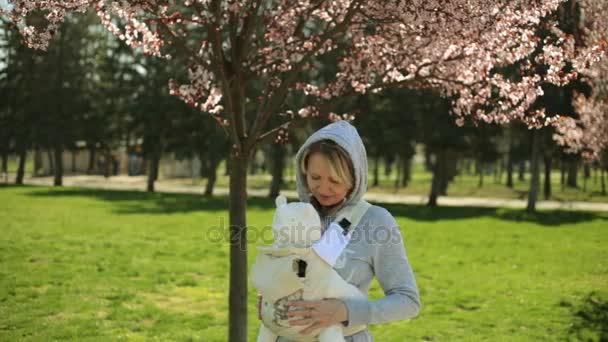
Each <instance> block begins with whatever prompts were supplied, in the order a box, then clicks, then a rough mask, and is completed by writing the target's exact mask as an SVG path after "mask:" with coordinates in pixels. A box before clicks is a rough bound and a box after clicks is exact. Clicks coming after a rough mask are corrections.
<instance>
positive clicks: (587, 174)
mask: <svg viewBox="0 0 608 342" xmlns="http://www.w3.org/2000/svg"><path fill="white" fill-rule="evenodd" d="M583 170H584V171H583V191H587V180H589V178H590V177H591V168H590V167H589V164H585V166H584V168H583Z"/></svg>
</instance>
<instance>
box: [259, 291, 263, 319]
mask: <svg viewBox="0 0 608 342" xmlns="http://www.w3.org/2000/svg"><path fill="white" fill-rule="evenodd" d="M258 319H259V320H260V321H261V320H262V294H261V293H258Z"/></svg>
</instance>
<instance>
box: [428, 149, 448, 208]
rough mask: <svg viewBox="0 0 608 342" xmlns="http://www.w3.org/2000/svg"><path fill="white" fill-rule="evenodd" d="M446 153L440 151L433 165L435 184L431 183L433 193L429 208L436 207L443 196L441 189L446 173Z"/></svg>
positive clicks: (430, 196) (430, 197)
mask: <svg viewBox="0 0 608 342" xmlns="http://www.w3.org/2000/svg"><path fill="white" fill-rule="evenodd" d="M444 164H445V152H444V151H442V150H440V151H439V152H438V153H437V154H436V158H435V165H433V168H432V170H433V182H432V183H431V193H430V195H429V201H428V203H427V206H429V207H436V206H437V199H438V198H439V195H440V194H441V188H442V183H443V177H444V173H445V165H444Z"/></svg>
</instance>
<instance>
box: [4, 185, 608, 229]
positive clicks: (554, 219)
mask: <svg viewBox="0 0 608 342" xmlns="http://www.w3.org/2000/svg"><path fill="white" fill-rule="evenodd" d="M0 188H21V189H28V192H27V193H26V194H27V195H28V196H35V197H93V198H97V199H100V200H103V201H110V202H114V203H119V205H118V206H117V208H116V209H115V211H116V212H117V213H120V214H171V213H184V212H195V211H217V212H227V211H228V198H227V196H214V197H206V196H203V195H199V194H171V193H148V192H141V191H118V190H102V189H86V188H51V187H37V186H20V187H17V186H1V187H0ZM374 204H377V205H380V206H382V207H384V208H386V209H387V210H389V211H390V212H391V214H393V216H396V217H399V216H401V217H407V218H410V219H412V220H417V221H439V220H444V219H449V220H457V219H471V218H479V217H494V218H497V219H501V220H508V221H513V222H534V223H537V224H540V225H544V226H559V225H562V224H570V223H577V222H584V221H591V220H595V219H603V220H608V213H593V212H583V211H560V210H551V211H538V212H536V213H533V214H530V213H527V212H526V211H525V210H520V209H502V208H498V209H495V208H481V207H438V208H429V207H426V206H423V205H406V204H394V203H374ZM247 206H248V208H249V209H260V210H273V209H274V201H273V200H271V199H269V198H264V197H249V199H248V200H247Z"/></svg>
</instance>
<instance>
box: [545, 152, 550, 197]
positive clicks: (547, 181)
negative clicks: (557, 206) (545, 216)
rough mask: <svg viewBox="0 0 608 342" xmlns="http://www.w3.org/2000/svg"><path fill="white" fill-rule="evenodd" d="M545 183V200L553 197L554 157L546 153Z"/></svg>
mask: <svg viewBox="0 0 608 342" xmlns="http://www.w3.org/2000/svg"><path fill="white" fill-rule="evenodd" d="M544 161H545V184H544V189H543V190H544V193H545V200H548V199H549V198H551V164H552V158H551V156H548V155H545V158H544Z"/></svg>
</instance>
